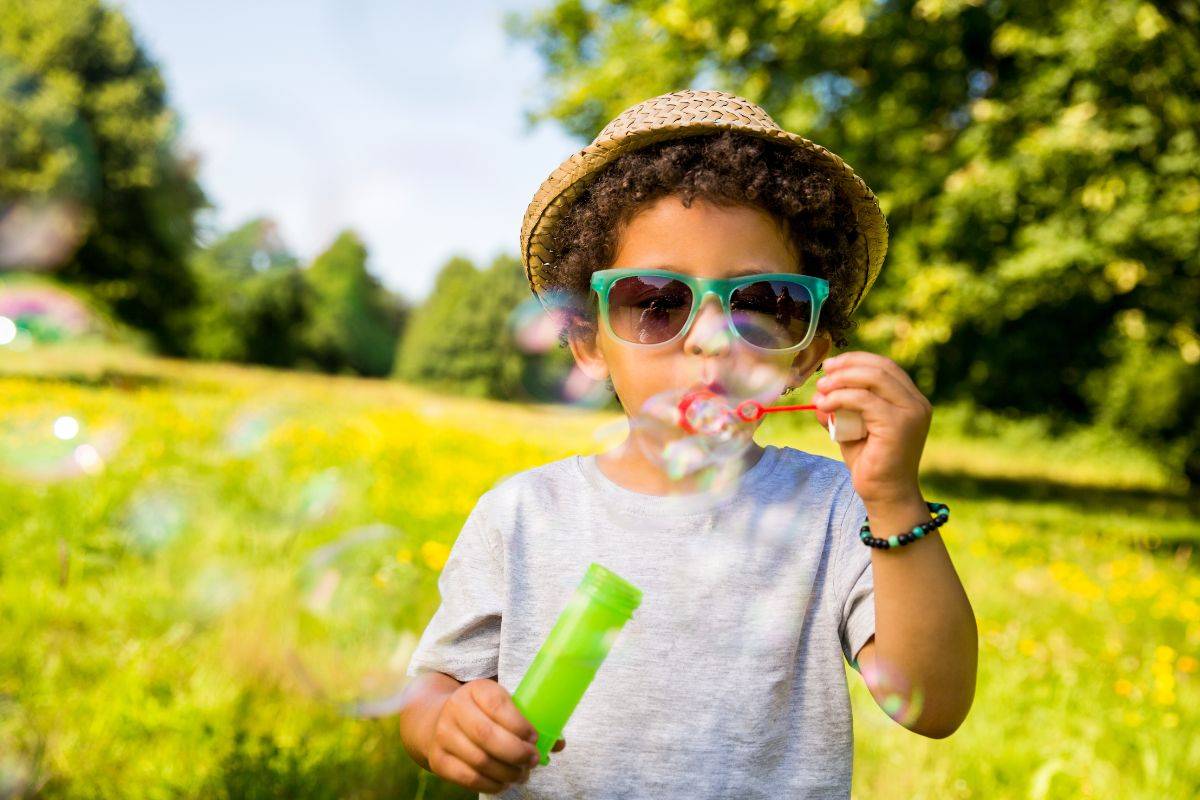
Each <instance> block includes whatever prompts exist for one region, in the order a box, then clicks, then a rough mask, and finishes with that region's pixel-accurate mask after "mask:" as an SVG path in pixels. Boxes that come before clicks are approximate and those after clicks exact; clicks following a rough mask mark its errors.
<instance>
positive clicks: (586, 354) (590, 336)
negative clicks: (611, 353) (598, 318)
mask: <svg viewBox="0 0 1200 800" xmlns="http://www.w3.org/2000/svg"><path fill="white" fill-rule="evenodd" d="M597 329H598V326H597V324H596V322H595V321H594V320H586V319H583V318H580V317H577V318H576V319H575V320H574V321H573V322H572V324H571V326H570V328H568V330H567V343H568V344H569V345H570V347H571V355H573V356H574V357H575V363H576V364H577V365H578V366H579V369H580V371H581V372H583V374H584V375H587V376H588V377H589V378H591V379H592V380H594V381H602V380H604V379H605V378H607V377H608V361H606V360H605V358H604V352H603V351H602V350H601V349H600V336H599V333H598V330H597Z"/></svg>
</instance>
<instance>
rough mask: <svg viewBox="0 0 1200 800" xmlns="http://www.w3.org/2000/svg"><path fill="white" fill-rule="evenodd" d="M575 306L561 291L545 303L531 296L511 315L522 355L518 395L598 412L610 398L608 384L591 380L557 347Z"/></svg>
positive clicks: (551, 294) (516, 384) (546, 296)
mask: <svg viewBox="0 0 1200 800" xmlns="http://www.w3.org/2000/svg"><path fill="white" fill-rule="evenodd" d="M576 306H577V302H575V301H572V300H571V299H570V298H569V296H568V295H566V294H565V293H561V292H555V291H547V292H544V293H543V296H542V299H541V300H539V299H538V298H537V297H529V298H527V299H526V300H525V301H524V302H522V303H521V304H520V305H518V306H517V307H516V308H515V309H513V311H512V313H511V314H509V319H508V324H509V329H510V332H511V334H512V338H513V343H514V344H515V346H516V348H517V350H518V352H519V353H521V359H520V366H519V369H520V374H519V376H517V377H516V378H515V379H514V380H513V381H512V383H513V385H514V394H516V395H518V396H519V397H520V398H525V399H532V400H534V401H537V402H551V403H565V404H568V405H572V406H580V407H586V408H598V407H601V406H604V405H606V404H607V403H608V402H609V400H610V399H611V398H612V392H611V391H609V389H608V386H607V384H606V383H605V382H604V381H596V380H592V379H591V378H589V377H588V376H587V374H586V373H584V372H583V370H581V369H579V366H578V365H577V364H576V363H575V359H574V357H573V356H572V355H571V352H570V350H569V349H567V348H563V347H561V346H560V344H559V335H560V332H562V331H564V330H566V329H567V327H568V325H569V324H570V321H571V320H572V318H573V316H574V314H573V309H575V308H576Z"/></svg>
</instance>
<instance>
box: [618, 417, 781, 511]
mask: <svg viewBox="0 0 1200 800" xmlns="http://www.w3.org/2000/svg"><path fill="white" fill-rule="evenodd" d="M637 435H638V434H637V432H631V433H630V434H629V435H628V436H626V437H625V440H624V441H623V442H621V443H620V444H619V445H617V446H616V447H614V448H613V449H612V450H609V451H607V452H604V453H600V454H599V455H597V456H596V465H597V466H598V467H599V468H600V471H601V472H603V473H604V475H605V476H606V477H607V478H608V479H609V480H611V481H612V482H613V483H615V484H617V485H618V486H621V487H623V488H626V489H629V490H631V491H635V492H641V493H642V494H651V495H668V494H693V493H696V492H700V491H703V488H702V483H701V478H702V477H703V474H702V473H703V471H698V472H696V473H694V474H692V475H685V476H683V477H682V478H680V479H678V480H673V479H672V478H671V477H670V476H669V475H668V474H667V473H666V471H665V470H664V469H663V467H662V465H661V464H658V463H656V462H655V461H653V460H652V459H650V458H648V457H647V456H646V453H645V451H644V450H643V449H642V446H641V444H640V443H639V442H638V441H636V440H635V438H634V437H635V436H637ZM764 452H765V449H764V448H763V447H760V446H759V444H758V443H757V442H755V441H753V440H751V442H750V446H749V447H748V448H746V452H745V453H743V454H742V455H741V457H740V458H741V461H742V464H741V469H740V472H742V473H745V472H746V471H747V470H749V469H750V468H751V467H753V466H754V465H755V464H757V463H758V460H759V459H760V458H762V455H763V453H764Z"/></svg>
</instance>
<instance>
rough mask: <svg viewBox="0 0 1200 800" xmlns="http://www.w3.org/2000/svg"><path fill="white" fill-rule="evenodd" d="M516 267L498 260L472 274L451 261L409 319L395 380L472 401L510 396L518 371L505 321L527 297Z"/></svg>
mask: <svg viewBox="0 0 1200 800" xmlns="http://www.w3.org/2000/svg"><path fill="white" fill-rule="evenodd" d="M524 280H525V278H524V273H523V271H522V270H521V266H520V263H519V262H518V261H517V260H516V259H515V258H513V257H511V256H498V257H496V258H495V259H494V260H493V261H492V264H491V266H490V267H489V268H487V269H485V270H478V269H476V268H475V265H474V264H473V263H472V262H471V261H470V260H469V259H467V258H465V257H461V256H460V257H454V258H451V259H450V260H449V261H447V262H446V264H445V265H444V266H443V267H442V269H441V270H440V271H439V273H438V277H437V280H436V282H435V285H434V288H433V291H432V292H431V293H430V295H429V297H428V299H427V300H426V301H425V303H424V304H422V305H421V306H420V307H419V308H417V309H416V310H415V311H414V312H413V315H412V318H411V320H410V322H409V324H408V327H407V330H406V332H405V335H404V337H403V339H402V340H401V342H400V348H399V353H398V355H397V360H396V376H397V377H399V378H401V379H403V380H410V381H419V382H424V383H429V384H432V385H434V386H436V387H438V388H441V389H448V390H451V391H454V392H456V393H459V394H465V395H471V396H477V397H497V398H503V397H508V396H510V393H511V391H512V387H513V385H514V383H515V382H516V381H517V380H518V379H519V375H520V371H521V353H520V351H519V350H518V349H517V347H516V345H515V343H514V340H513V336H512V332H511V330H510V325H509V319H510V315H511V314H512V311H513V309H514V308H516V307H517V306H518V305H519V304H520V303H521V301H522V300H524V299H525V298H526V297H528V296H529V287H528V285H526V284H525V283H524Z"/></svg>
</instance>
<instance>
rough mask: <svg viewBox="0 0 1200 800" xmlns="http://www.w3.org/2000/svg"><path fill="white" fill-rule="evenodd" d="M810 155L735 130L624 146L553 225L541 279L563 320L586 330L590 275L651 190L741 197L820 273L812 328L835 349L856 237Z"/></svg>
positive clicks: (590, 314) (589, 326) (591, 317)
mask: <svg viewBox="0 0 1200 800" xmlns="http://www.w3.org/2000/svg"><path fill="white" fill-rule="evenodd" d="M814 159H815V156H812V155H811V154H809V153H806V152H804V151H801V150H797V149H795V148H792V147H788V146H786V145H782V144H779V143H776V142H771V141H768V140H766V139H762V138H759V137H757V136H752V135H749V134H745V133H738V132H735V131H721V132H718V133H711V134H701V135H695V136H689V137H686V138H682V139H668V140H666V141H662V142H656V143H654V144H651V145H647V146H646V147H642V148H639V149H637V150H633V151H631V152H628V153H625V154H624V155H622V156H620V157H618V158H616V159H614V160H613V162H612V163H610V164H608V165H607V166H605V168H604V169H603V170H601V171H600V172H599V173H598V174H597V176H596V177H595V179H594V180H593V181H592V182H591V183H590V184H588V186H587V187H585V188H584V190H583V191H582V192H580V194H579V196H578V197H577V198H576V199H575V201H574V202H573V203H572V205H571V206H570V207H569V208H568V210H567V212H566V213H565V214H564V215H563V218H562V219H561V220H560V221H559V223H558V225H557V226H556V227H555V230H554V232H553V243H554V246H553V248H552V249H553V251H554V254H555V258H554V260H555V268H554V273H553V278H552V279H551V281H550V282H549V283H548V284H547V286H546V287H545V288H546V290H548V291H551V292H553V293H554V294H555V295H557V296H558V297H560V298H566V299H567V304H568V305H569V306H571V311H572V314H571V315H570V318H571V320H572V322H571V324H570V325H568V326H566V327H565V328H564V329H563V330H562V332H561V334H560V337H559V339H560V345H561V346H563V347H567V346H568V331H569V330H570V329H571V328H575V329H582V330H586V331H589V332H590V331H594V330H595V324H596V296H595V293H593V292H592V291H591V289H590V285H589V282H590V280H591V275H592V273H593V272H595V271H596V270H598V269H605V268H607V267H608V266H609V265H610V264H612V262H613V259H614V258H615V256H616V252H617V245H618V243H619V235H620V230H621V228H622V226H624V225H625V224H627V223H628V222H630V221H631V220H632V219H633V217H634V216H635V215H636V214H637V212H638V211H639V210H640V209H641V208H642V207H643V206H645V205H648V204H650V203H652V202H654V201H655V200H658V199H659V198H662V197H666V196H671V195H677V196H679V198H680V200H681V201H682V202H683V204H684V206H686V207H689V208H690V207H691V204H692V202H693V201H694V200H695V199H696V198H702V199H704V200H707V201H709V202H712V203H714V204H716V205H720V206H725V207H729V206H734V205H746V206H750V207H753V208H758V209H760V210H762V211H765V212H766V213H768V214H770V215H771V216H772V217H774V218H775V220H776V222H778V223H779V224H780V225H781V229H782V230H784V231H786V233H787V235H788V238H789V240H790V242H791V243H792V246H793V249H794V251H795V252H797V253H799V254H800V258H801V259H802V260H801V261H800V263H802V264H803V265H804V271H805V273H806V274H809V275H816V276H818V277H821V278H825V279H826V280H828V281H829V292H830V296H829V300H828V301H827V302H826V303H825V306H824V307H823V308H822V310H821V318H820V320H819V321H818V331H824V332H826V333H827V334H828V335H829V337H830V339H831V340H832V342H833V344H834V345H836V346H837V347H839V348H844V347H846V345H847V344H848V343H849V340H848V338H847V333H848V332H849V331H850V330H852V329H853V328H854V327H856V323H855V322H854V321H852V320H851V319H850V313H849V312H848V309H849V308H850V305H851V303H853V302H854V299H855V297H856V292H857V291H858V288H859V284H860V282H861V280H862V279H861V276H860V275H859V273H858V272H857V271H856V270H855V268H854V262H853V258H854V256H853V254H854V250H855V244H856V242H857V239H858V237H859V236H860V233H859V230H858V227H857V225H855V217H854V210H853V207H852V206H851V204H850V201H849V198H847V197H846V195H845V193H844V192H843V191H842V190H841V189H840V188H839V187H838V186H837V185H836V184H835V183H834V181H833V180H832V179H831V178H830V177H829V175H828V173H826V172H824V171H822V170H821V169H819V168H817V167H816V166H815V162H814Z"/></svg>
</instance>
